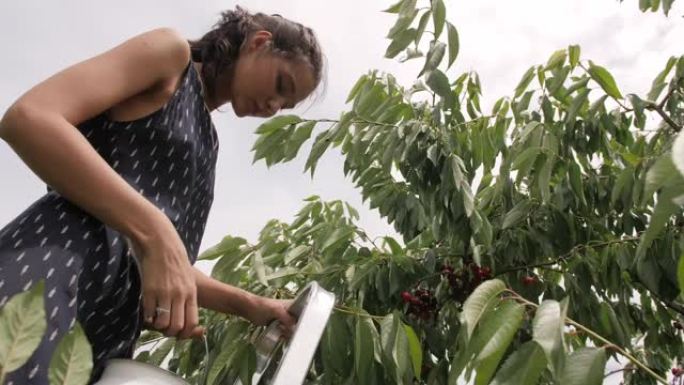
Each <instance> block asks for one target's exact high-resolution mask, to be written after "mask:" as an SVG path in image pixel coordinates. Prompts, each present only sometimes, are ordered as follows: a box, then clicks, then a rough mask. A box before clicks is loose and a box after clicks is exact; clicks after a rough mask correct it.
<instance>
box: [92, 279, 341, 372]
mask: <svg viewBox="0 0 684 385" xmlns="http://www.w3.org/2000/svg"><path fill="white" fill-rule="evenodd" d="M334 305H335V295H333V294H332V293H330V292H329V291H327V290H325V289H323V288H321V287H320V286H319V285H318V283H316V282H310V283H309V284H308V285H306V287H304V289H302V290H301V291H300V292H299V294H298V295H297V298H295V300H294V302H293V303H292V305H291V306H290V308H289V309H288V311H289V312H290V314H292V315H293V316H295V317H296V318H297V325H296V326H295V330H294V333H293V334H292V337H291V338H290V339H289V341H287V342H286V343H285V344H283V343H282V338H281V332H280V328H279V327H278V326H279V325H278V322H277V321H275V322H272V323H271V324H270V325H269V326H268V327H267V328H265V329H264V331H263V332H262V333H261V334H260V335H259V337H258V338H257V340H256V341H255V343H254V346H255V349H256V353H257V362H256V370H255V373H254V376H253V377H252V383H251V384H250V385H258V384H268V385H297V384H300V385H301V384H302V383H303V381H304V378H305V377H306V374H307V373H308V371H309V367H310V366H311V360H313V356H314V354H315V353H316V349H317V347H318V343H319V341H320V339H321V336H322V335H323V331H324V329H325V326H326V324H327V323H328V318H330V313H331V312H332V309H333V306H334ZM162 384H164V385H166V384H168V385H189V384H188V383H187V382H185V381H183V380H182V379H180V378H179V377H177V376H176V375H175V374H174V373H172V372H170V371H168V370H164V369H162V368H159V367H157V366H154V365H150V364H146V363H142V362H138V361H134V360H124V359H113V360H109V361H107V366H106V368H105V370H104V372H103V374H102V377H101V378H100V380H99V381H98V382H97V383H96V385H162ZM234 385H243V384H242V382H240V380H239V379H238V380H236V381H235V383H234Z"/></svg>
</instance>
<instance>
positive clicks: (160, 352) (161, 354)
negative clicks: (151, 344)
mask: <svg viewBox="0 0 684 385" xmlns="http://www.w3.org/2000/svg"><path fill="white" fill-rule="evenodd" d="M175 344H176V341H175V339H174V338H166V339H165V340H164V342H162V344H161V345H160V346H159V347H158V348H156V349H154V351H153V352H152V354H150V359H149V360H148V361H147V362H148V363H150V364H152V365H155V366H161V364H162V362H164V359H165V358H166V356H168V355H169V353H171V349H173V346H174V345H175Z"/></svg>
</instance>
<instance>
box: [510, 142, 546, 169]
mask: <svg viewBox="0 0 684 385" xmlns="http://www.w3.org/2000/svg"><path fill="white" fill-rule="evenodd" d="M540 153H541V148H540V147H528V148H526V149H525V151H523V152H521V153H520V154H518V156H516V157H515V159H514V160H513V163H512V164H511V169H512V170H524V169H527V168H529V167H528V166H530V165H531V164H533V163H534V161H535V160H536V159H537V156H538V155H539V154H540Z"/></svg>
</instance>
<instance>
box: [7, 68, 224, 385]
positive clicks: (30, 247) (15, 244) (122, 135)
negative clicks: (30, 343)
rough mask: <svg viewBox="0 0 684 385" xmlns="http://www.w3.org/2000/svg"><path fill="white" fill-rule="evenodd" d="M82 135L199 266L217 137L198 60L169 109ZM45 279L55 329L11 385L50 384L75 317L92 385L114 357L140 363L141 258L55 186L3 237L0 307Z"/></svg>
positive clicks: (95, 126)
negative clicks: (160, 215)
mask: <svg viewBox="0 0 684 385" xmlns="http://www.w3.org/2000/svg"><path fill="white" fill-rule="evenodd" d="M78 129H79V131H80V132H81V133H82V134H83V135H84V136H85V137H86V138H87V139H88V141H89V142H90V143H91V144H92V145H93V147H94V148H95V149H96V150H97V152H98V153H99V154H100V155H101V156H102V157H103V158H104V159H105V160H106V161H107V163H109V165H110V166H111V167H112V168H113V169H114V170H116V172H117V173H118V174H119V175H121V176H122V177H123V178H124V179H125V180H126V181H127V182H128V183H129V184H130V185H131V186H133V187H134V188H135V189H136V190H137V191H138V192H139V193H140V194H142V195H143V196H144V197H145V198H147V199H148V200H149V201H151V202H152V203H153V204H155V205H156V206H157V207H159V208H160V209H161V211H162V212H164V213H165V214H166V216H167V217H168V218H169V219H170V220H171V221H172V222H173V224H174V226H175V228H176V230H177V231H178V234H179V235H180V237H181V239H182V240H183V243H184V245H185V246H186V249H187V253H188V257H189V259H190V262H191V263H194V262H195V260H196V258H197V253H198V251H199V245H200V241H201V239H202V234H203V233H204V228H205V225H206V220H207V216H208V214H209V209H210V207H211V204H212V201H213V190H214V171H215V166H216V157H217V152H218V139H217V135H216V130H215V127H214V124H213V122H212V120H211V116H210V112H209V110H208V109H207V108H206V105H205V104H204V98H203V95H202V85H201V80H200V76H199V73H198V72H197V71H196V70H195V67H194V66H193V65H192V61H190V63H189V64H188V66H187V67H186V68H185V70H184V72H183V75H182V79H181V82H180V86H179V87H178V88H177V89H176V91H175V92H174V94H173V96H172V97H171V99H170V100H169V101H168V102H167V104H166V105H165V106H164V107H162V108H161V109H159V110H157V111H155V112H153V113H152V114H150V115H148V116H146V117H143V118H140V119H136V120H134V121H128V122H119V121H111V120H109V119H108V118H107V117H106V115H105V113H102V114H100V115H98V116H96V117H94V118H92V119H90V120H88V121H85V122H83V123H82V124H80V125H79V126H78ZM41 280H44V281H45V294H44V299H45V314H46V318H47V330H46V332H45V334H44V336H43V339H42V341H41V342H40V345H39V347H38V349H37V350H36V351H35V352H34V354H33V355H32V356H31V358H30V359H29V361H28V362H27V363H26V364H25V365H23V366H22V367H21V368H19V369H17V370H16V371H14V372H10V373H9V374H8V375H7V377H6V380H5V381H6V384H10V385H20V384H21V385H24V384H36V385H47V384H48V379H47V371H48V367H49V365H50V358H51V357H52V353H53V352H54V350H55V348H56V347H57V344H58V343H59V341H60V340H61V338H62V337H63V336H64V335H65V334H66V333H67V332H68V331H69V329H70V328H71V327H72V326H73V325H74V322H75V321H76V320H78V322H79V323H80V324H81V325H82V327H83V329H84V330H85V333H86V336H87V337H88V340H89V342H90V344H91V346H92V352H93V360H94V365H93V372H92V375H91V382H93V381H96V380H97V379H99V377H100V375H101V374H102V370H103V369H104V364H105V361H106V360H108V359H110V358H130V357H131V356H132V354H133V350H134V348H135V342H136V339H137V338H138V336H139V335H140V331H141V328H142V318H143V315H142V293H141V277H140V272H139V269H138V265H137V261H136V260H135V257H134V256H133V255H132V253H131V251H130V249H129V247H128V244H127V242H126V239H125V238H124V237H123V235H122V234H120V233H119V232H117V231H115V230H113V229H111V228H110V227H109V226H107V225H105V224H103V223H102V222H100V221H99V220H97V219H96V218H94V217H93V216H91V215H90V214H88V213H87V212H85V211H83V210H81V209H80V208H79V207H77V206H76V205H74V204H72V203H70V202H69V201H68V200H66V199H65V198H63V197H62V196H60V195H59V194H58V193H57V192H55V191H53V190H51V189H50V188H48V192H47V194H45V195H44V196H42V197H41V198H40V199H38V200H37V201H36V202H34V203H33V204H32V205H31V206H30V207H29V208H28V209H26V210H25V211H24V212H23V213H21V214H20V215H19V216H18V217H17V218H16V219H14V220H13V221H12V222H10V223H9V224H8V225H7V226H5V227H4V228H3V229H2V230H0V307H2V306H4V305H5V304H6V302H7V301H8V300H9V298H11V297H12V296H13V295H14V294H17V293H19V292H22V291H26V290H29V289H30V288H31V287H32V285H35V284H36V283H38V282H39V281H41ZM0 343H1V342H0Z"/></svg>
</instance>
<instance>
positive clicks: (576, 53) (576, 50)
mask: <svg viewBox="0 0 684 385" xmlns="http://www.w3.org/2000/svg"><path fill="white" fill-rule="evenodd" d="M568 56H569V57H570V68H572V69H575V67H577V64H578V63H579V58H580V46H579V45H571V46H569V47H568Z"/></svg>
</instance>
